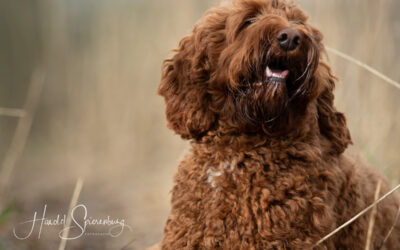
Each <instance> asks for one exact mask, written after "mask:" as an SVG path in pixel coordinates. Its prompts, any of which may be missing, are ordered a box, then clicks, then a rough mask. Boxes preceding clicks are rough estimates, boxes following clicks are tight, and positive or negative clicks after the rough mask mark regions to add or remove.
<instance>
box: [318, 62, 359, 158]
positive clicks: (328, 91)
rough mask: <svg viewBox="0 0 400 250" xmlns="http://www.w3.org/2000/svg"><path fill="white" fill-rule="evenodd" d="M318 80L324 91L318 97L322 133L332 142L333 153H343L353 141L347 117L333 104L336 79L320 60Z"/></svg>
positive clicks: (319, 121) (319, 122)
mask: <svg viewBox="0 0 400 250" xmlns="http://www.w3.org/2000/svg"><path fill="white" fill-rule="evenodd" d="M316 78H317V81H319V82H320V83H322V92H321V94H320V95H319V97H318V100H317V103H318V104H317V105H318V124H319V129H320V133H321V134H322V135H323V136H325V137H326V138H327V139H328V140H329V141H330V142H331V153H333V154H341V153H343V152H344V151H345V149H346V148H347V146H348V145H349V144H350V143H352V141H351V136H350V132H349V129H348V128H347V125H346V118H345V116H344V114H343V113H340V112H338V111H337V110H336V108H335V107H334V105H333V101H334V95H333V90H334V88H335V80H337V78H336V77H335V76H333V74H332V73H331V70H330V68H329V66H328V65H326V64H325V63H322V62H320V65H319V67H318V70H317V73H316Z"/></svg>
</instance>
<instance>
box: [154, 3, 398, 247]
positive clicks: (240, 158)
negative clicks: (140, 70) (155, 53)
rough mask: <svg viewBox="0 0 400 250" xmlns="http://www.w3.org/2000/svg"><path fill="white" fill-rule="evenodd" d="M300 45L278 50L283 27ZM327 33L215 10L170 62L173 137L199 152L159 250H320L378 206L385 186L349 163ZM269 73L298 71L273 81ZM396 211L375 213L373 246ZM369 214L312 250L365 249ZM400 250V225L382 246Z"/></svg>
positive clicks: (298, 23) (269, 15)
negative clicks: (378, 187) (326, 50)
mask: <svg viewBox="0 0 400 250" xmlns="http://www.w3.org/2000/svg"><path fill="white" fill-rule="evenodd" d="M288 27H290V28H292V29H295V30H297V31H298V32H299V34H301V43H300V45H299V47H298V48H297V49H296V50H294V51H285V50H283V49H282V48H280V47H279V44H278V43H277V41H276V34H277V33H278V32H279V31H280V30H282V29H284V28H288ZM323 53H324V46H323V44H322V34H321V33H320V32H319V31H318V30H317V29H316V28H314V27H313V26H311V25H310V24H308V22H307V16H306V15H305V14H304V13H303V11H302V10H301V9H300V8H299V7H297V6H296V5H295V4H294V3H292V2H287V1H284V0H236V1H233V3H232V4H229V5H221V6H219V7H217V8H214V9H211V10H209V11H208V12H206V14H205V15H204V16H203V17H202V18H201V20H200V21H199V22H198V23H197V24H196V25H195V28H194V30H193V32H192V34H191V35H189V36H187V37H184V38H183V39H182V40H181V42H180V44H179V47H178V48H177V49H176V50H175V55H174V56H173V57H172V58H171V59H168V60H165V61H164V63H163V74H162V80H161V84H160V86H159V90H158V91H159V94H160V95H162V96H163V97H164V98H165V103H166V117H167V120H168V126H169V127H170V128H171V129H173V130H174V131H175V132H176V133H178V134H179V135H181V136H182V138H184V139H188V140H190V141H191V151H190V153H189V154H188V155H187V156H186V157H185V158H184V159H183V160H182V161H181V163H180V165H179V168H178V172H177V174H176V175H175V185H174V188H173V190H172V211H171V214H170V216H169V218H168V221H167V223H166V226H165V230H164V238H163V241H162V243H161V248H162V249H311V248H313V246H314V245H315V243H316V242H317V241H318V240H319V239H321V238H322V237H323V236H325V235H326V234H328V233H329V232H331V231H332V230H334V229H335V228H336V227H338V226H340V225H341V224H342V223H344V222H346V221H347V220H348V219H350V218H351V217H352V216H354V215H355V214H356V213H358V212H359V211H361V210H362V209H364V208H365V207H366V206H368V205H369V204H371V203H372V202H373V200H374V192H375V187H376V185H377V182H378V181H379V180H382V181H383V184H382V189H381V193H382V194H383V193H385V192H387V191H388V190H389V188H390V187H389V185H388V182H387V181H386V180H385V179H384V178H383V177H381V176H380V175H379V174H378V173H376V172H375V171H374V170H373V169H371V168H368V167H366V166H365V164H363V163H362V162H360V161H358V160H357V159H355V158H354V157H350V156H349V155H348V154H347V153H344V151H345V149H346V148H347V146H348V145H349V144H350V143H351V138H350V133H349V130H348V128H347V126H346V120H345V117H344V115H343V114H342V113H340V112H338V111H337V110H336V108H335V107H334V105H333V101H334V95H333V89H334V85H335V81H336V80H337V79H336V78H335V77H334V76H333V74H332V73H331V69H330V68H329V66H328V65H327V64H326V63H324V62H323V61H322V58H321V54H323ZM268 65H274V66H275V67H276V66H279V67H281V68H282V67H284V68H286V69H289V70H290V75H289V76H288V78H287V79H286V82H285V83H282V82H276V81H272V80H268V79H265V68H266V66H268ZM399 204H400V203H399V200H397V199H396V197H394V196H392V197H389V198H388V199H387V200H385V201H384V202H383V203H382V204H380V205H379V206H378V210H377V217H376V223H375V227H374V233H373V236H372V246H373V247H374V248H376V247H377V246H378V245H379V244H380V243H382V241H383V239H384V237H385V235H386V234H387V232H388V231H389V229H390V226H391V224H392V222H393V220H394V217H395V214H396V211H397V208H398V206H399ZM368 222H369V216H368V215H365V216H363V217H361V218H359V219H358V220H357V221H355V222H354V223H352V224H351V225H349V226H348V227H346V228H345V229H344V230H342V231H340V232H339V233H337V234H336V235H334V236H333V237H332V238H330V239H329V240H327V241H325V242H324V243H323V244H322V245H320V246H318V247H316V248H315V249H363V248H364V247H365V242H366V234H367V229H368ZM385 247H386V249H396V248H397V249H398V247H400V226H399V225H398V226H397V227H396V228H395V230H394V232H393V233H392V235H391V236H390V238H389V240H388V241H387V243H386V244H385Z"/></svg>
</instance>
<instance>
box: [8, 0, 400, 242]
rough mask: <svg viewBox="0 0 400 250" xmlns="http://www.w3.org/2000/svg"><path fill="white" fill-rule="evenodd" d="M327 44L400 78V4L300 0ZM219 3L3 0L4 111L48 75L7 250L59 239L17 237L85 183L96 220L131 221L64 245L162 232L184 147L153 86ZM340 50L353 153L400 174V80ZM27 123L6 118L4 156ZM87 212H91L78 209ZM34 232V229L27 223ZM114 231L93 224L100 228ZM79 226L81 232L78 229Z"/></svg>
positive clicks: (19, 175)
mask: <svg viewBox="0 0 400 250" xmlns="http://www.w3.org/2000/svg"><path fill="white" fill-rule="evenodd" d="M296 2H298V3H299V4H300V5H301V6H302V7H303V8H304V9H305V10H306V11H307V12H308V14H309V15H310V19H311V22H312V23H313V24H314V25H315V26H317V27H318V28H319V29H320V30H322V32H323V33H324V35H325V44H326V45H328V46H330V47H332V48H336V49H338V50H340V51H342V52H345V53H347V54H349V55H351V56H353V57H355V58H357V59H359V60H361V61H362V62H365V63H367V64H369V65H370V66H372V67H374V68H376V69H377V70H379V71H380V72H382V73H384V74H386V75H388V76H389V77H390V78H392V79H395V80H397V81H399V80H400V71H399V68H400V60H399V59H398V58H400V47H399V46H398V45H399V44H400V16H399V15H398V12H399V10H400V2H399V1H395V0H385V1H373V0H351V1H349V0H324V1H318V0H299V1H296ZM216 4H217V1H211V0H168V1H162V0H146V1H145V0H114V1H107V0H85V1H81V0H68V1H67V0H35V1H11V0H0V55H1V57H0V107H4V108H5V107H7V108H22V107H24V105H25V100H26V98H27V95H28V88H29V85H30V84H31V82H32V74H33V72H37V71H40V72H42V73H43V75H44V88H43V91H42V94H41V97H40V102H39V104H38V107H37V110H36V113H35V116H34V120H33V124H32V128H31V130H30V133H29V136H28V137H27V143H26V146H25V149H24V151H23V153H22V154H21V155H20V157H19V158H18V161H17V162H16V164H15V167H14V168H13V172H12V174H11V176H10V179H9V185H8V186H7V189H6V192H5V193H4V194H3V197H0V201H1V202H2V204H1V206H2V207H3V208H4V207H5V206H6V205H9V204H12V206H11V207H10V209H9V211H10V213H9V214H6V215H5V216H0V250H3V249H7V250H9V249H10V250H13V249H18V250H23V249H40V250H47V249H52V250H53V249H57V247H58V245H59V242H60V239H59V237H58V233H59V231H60V230H61V229H62V227H61V226H52V227H50V226H48V227H44V229H43V231H42V233H41V235H40V238H39V237H38V236H39V235H38V234H39V230H38V228H36V229H35V230H34V233H33V234H32V237H29V239H27V240H17V239H16V238H15V236H14V235H13V228H15V227H16V225H18V223H20V222H23V221H27V220H30V219H32V217H33V213H34V212H35V211H38V213H39V214H41V213H42V210H43V208H44V205H46V204H47V213H46V216H47V217H50V218H54V217H56V216H57V214H64V213H67V211H68V207H69V203H70V200H71V196H72V193H73V190H74V186H75V183H76V180H77V179H78V178H79V177H82V178H83V179H84V183H83V189H82V192H81V195H80V197H79V203H81V204H85V205H86V206H87V209H88V214H89V216H91V217H93V218H99V217H100V218H102V217H107V216H110V217H111V218H114V219H116V218H119V219H125V221H126V223H127V224H129V225H130V226H131V229H132V230H131V231H130V230H126V231H125V232H124V233H123V234H122V235H121V236H120V237H116V238H112V237H109V236H85V237H81V238H79V239H77V240H73V241H69V242H67V248H66V249H121V248H122V247H123V246H125V245H126V244H128V243H129V242H131V241H132V244H130V245H129V247H127V248H126V249H141V248H143V247H144V246H149V245H151V244H152V243H154V242H157V241H158V240H160V238H161V235H162V229H163V224H164V222H165V220H166V217H167V215H168V211H169V190H170V188H171V185H172V175H173V173H174V171H175V169H176V166H177V162H178V160H179V158H180V157H181V155H182V154H183V152H184V150H185V149H186V147H187V144H186V143H185V142H183V141H181V139H180V138H179V137H178V136H175V135H174V134H173V132H172V131H169V130H167V128H166V123H165V118H164V114H163V112H164V106H163V100H162V99H161V98H160V97H159V96H157V95H156V89H157V86H158V84H159V79H160V69H161V63H162V60H163V59H165V58H166V57H168V56H169V55H170V54H169V52H168V51H169V50H170V49H172V48H174V47H176V46H177V44H178V41H179V39H180V38H181V37H182V36H184V35H185V34H188V33H189V32H190V30H191V28H192V27H193V24H194V23H195V21H196V20H198V19H199V18H200V16H201V15H202V13H203V12H204V11H205V10H206V9H208V8H209V7H211V6H214V5H216ZM328 55H329V61H330V63H331V64H332V66H333V68H334V71H335V73H336V74H337V75H338V76H339V78H340V79H341V83H340V84H339V85H338V87H337V91H336V96H337V98H336V104H337V106H338V107H339V109H340V110H342V111H344V112H345V113H346V114H347V118H348V122H349V127H350V130H351V132H352V136H353V139H354V142H355V146H353V147H352V149H351V150H353V151H355V152H359V153H360V154H361V155H362V157H364V158H365V159H366V160H367V161H369V162H370V163H371V164H372V165H374V166H375V167H377V168H378V169H379V170H380V171H382V173H384V174H385V175H386V176H388V177H389V178H390V180H391V181H392V182H393V184H397V183H399V182H400V170H399V169H400V168H399V165H400V154H399V149H400V109H399V108H398V107H399V106H400V98H399V96H400V90H398V89H396V88H394V87H393V86H390V85H388V84H387V83H385V82H383V81H382V80H380V79H379V78H377V77H376V76H374V75H372V74H370V73H368V72H366V71H365V70H363V69H361V68H359V67H358V66H356V65H354V64H351V63H349V62H347V61H344V60H343V59H341V58H338V57H337V56H335V55H331V54H328ZM17 123H18V119H17V118H15V117H6V116H0V163H1V162H2V161H3V159H5V158H6V156H7V154H9V151H8V150H9V148H10V145H11V142H12V139H13V134H14V132H15V131H16V127H17ZM80 216H83V215H82V214H80ZM18 228H19V230H21V231H19V233H20V234H21V235H24V233H25V234H26V233H28V232H29V230H30V228H29V227H24V228H23V229H20V227H18ZM103 229H104V228H102V227H94V230H98V231H101V230H103ZM72 233H74V232H72Z"/></svg>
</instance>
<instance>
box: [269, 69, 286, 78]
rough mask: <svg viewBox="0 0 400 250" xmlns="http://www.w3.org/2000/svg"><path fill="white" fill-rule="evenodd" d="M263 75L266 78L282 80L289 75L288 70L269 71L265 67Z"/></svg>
mask: <svg viewBox="0 0 400 250" xmlns="http://www.w3.org/2000/svg"><path fill="white" fill-rule="evenodd" d="M265 74H266V76H267V78H269V77H276V78H282V79H285V78H286V77H287V76H288V75H289V70H287V69H286V70H278V69H270V68H269V67H267V69H266V71H265Z"/></svg>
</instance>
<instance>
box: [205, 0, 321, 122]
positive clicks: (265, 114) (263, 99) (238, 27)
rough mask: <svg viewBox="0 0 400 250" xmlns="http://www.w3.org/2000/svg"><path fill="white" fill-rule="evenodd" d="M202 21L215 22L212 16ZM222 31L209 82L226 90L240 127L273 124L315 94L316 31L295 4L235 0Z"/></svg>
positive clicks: (318, 44) (297, 110)
mask: <svg viewBox="0 0 400 250" xmlns="http://www.w3.org/2000/svg"><path fill="white" fill-rule="evenodd" d="M205 22H206V23H209V24H208V25H213V24H215V22H214V20H213V17H209V19H208V22H207V21H205ZM206 25H207V24H206ZM224 32H225V39H224V40H225V41H224V45H223V48H222V49H221V51H220V53H219V56H218V58H216V61H217V64H216V65H217V66H216V67H215V72H213V74H214V78H213V82H214V83H218V84H221V85H223V87H226V88H227V89H229V91H230V94H231V95H232V98H233V101H232V104H233V105H234V106H235V112H236V113H237V115H238V118H239V120H242V121H241V122H242V123H246V124H243V125H247V126H245V127H246V128H248V129H250V130H254V129H256V128H259V127H264V128H267V127H269V128H270V129H271V128H273V127H276V125H278V124H279V123H282V122H283V121H285V120H286V119H288V118H289V117H288V116H292V115H294V114H298V113H301V112H302V110H304V107H305V105H306V104H307V103H308V102H309V101H310V100H312V99H313V98H315V96H316V95H317V93H318V86H317V84H316V83H315V81H313V75H314V73H315V71H316V69H317V66H318V62H319V51H320V50H322V45H321V40H322V35H321V33H320V32H319V31H318V30H316V29H315V28H313V27H312V26H310V25H309V24H308V23H307V16H306V15H305V14H304V13H303V12H302V11H301V10H300V9H299V8H298V7H297V6H296V5H294V4H292V3H286V2H285V1H236V2H235V3H234V5H233V6H232V7H231V8H230V10H229V11H228V13H227V14H226V26H225V28H224ZM216 33H217V34H218V31H217V32H216ZM228 115H230V114H228ZM264 130H268V129H264Z"/></svg>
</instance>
